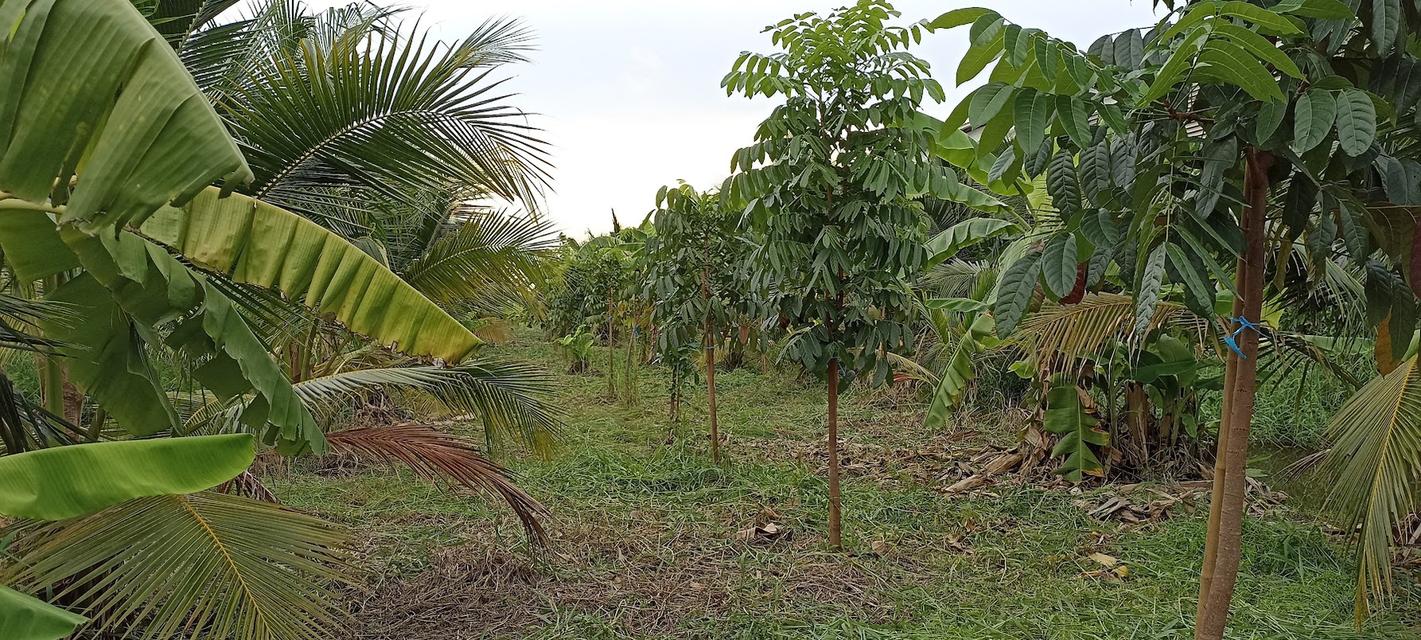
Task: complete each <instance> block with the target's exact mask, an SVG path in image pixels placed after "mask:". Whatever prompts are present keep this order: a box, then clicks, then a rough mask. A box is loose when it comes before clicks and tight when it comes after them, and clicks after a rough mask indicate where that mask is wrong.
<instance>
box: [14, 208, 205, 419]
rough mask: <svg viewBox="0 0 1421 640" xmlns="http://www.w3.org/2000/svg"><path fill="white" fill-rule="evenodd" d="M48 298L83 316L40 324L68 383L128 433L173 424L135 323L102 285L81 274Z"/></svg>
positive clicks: (173, 415)
mask: <svg viewBox="0 0 1421 640" xmlns="http://www.w3.org/2000/svg"><path fill="white" fill-rule="evenodd" d="M4 217H8V216H0V218H4ZM60 250H61V251H67V248H65V247H61V249H60ZM48 299H49V300H51V301H55V302H61V303H64V304H66V305H70V307H71V309H72V312H73V313H72V315H73V316H74V317H76V318H82V319H83V320H82V321H79V322H74V321H66V320H63V319H56V320H52V321H47V322H42V323H41V326H42V328H43V329H44V335H45V336H47V337H49V338H52V339H54V340H56V341H58V342H59V343H60V344H61V345H63V346H62V347H61V348H62V352H63V354H64V355H65V356H67V357H66V359H65V361H64V362H65V365H66V366H67V367H68V370H69V375H70V378H71V380H72V381H73V382H74V384H76V385H78V386H79V388H80V389H82V390H83V391H85V392H87V393H88V394H89V395H91V396H93V397H94V399H95V401H97V402H98V404H99V406H101V407H103V408H104V411H105V412H107V413H108V414H109V416H111V417H112V418H113V419H114V421H115V422H117V423H118V424H119V426H121V427H123V428H124V429H125V430H127V431H128V432H129V433H134V434H137V435H149V434H153V433H157V432H159V431H162V430H164V429H169V428H172V427H173V426H174V425H176V424H177V420H178V416H177V412H175V411H174V410H173V405H172V403H171V402H169V401H168V394H167V393H165V392H164V391H163V386H162V384H161V383H160V382H159V380H158V375H157V373H156V372H155V371H154V369H153V366H152V365H151V364H150V363H149V361H148V353H147V351H146V350H145V349H144V348H143V342H142V341H141V340H140V339H138V327H137V326H136V325H135V324H134V322H133V319H132V318H130V317H129V316H128V314H125V313H123V311H121V310H120V309H119V307H118V305H117V304H116V303H115V302H114V300H113V297H112V296H110V295H109V292H108V291H106V290H105V289H104V287H103V285H100V284H99V282H98V281H97V280H95V279H94V278H93V276H90V275H89V274H87V273H85V274H81V275H79V276H78V277H76V278H74V279H72V280H70V281H69V282H66V283H64V284H63V285H62V286H60V287H59V288H58V289H57V290H56V291H54V292H53V293H51V294H50V295H49V296H48Z"/></svg>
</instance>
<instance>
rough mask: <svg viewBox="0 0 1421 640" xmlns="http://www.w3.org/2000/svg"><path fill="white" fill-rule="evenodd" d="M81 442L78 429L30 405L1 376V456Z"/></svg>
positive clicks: (32, 404)
mask: <svg viewBox="0 0 1421 640" xmlns="http://www.w3.org/2000/svg"><path fill="white" fill-rule="evenodd" d="M84 440H85V434H84V433H82V432H81V431H80V429H79V427H76V426H74V425H73V424H70V423H69V421H67V420H65V419H64V418H62V417H60V416H56V415H54V414H52V413H50V412H48V411H45V410H44V408H43V407H40V406H37V405H35V404H34V403H33V402H30V400H29V399H28V398H26V397H25V396H24V394H22V393H20V392H18V391H16V390H15V386H14V385H13V384H11V382H10V378H9V377H8V376H6V375H5V374H4V373H0V446H3V448H0V453H3V454H5V455H8V454H12V453H24V452H26V451H34V450H35V449H44V448H47V447H54V446H63V445H70V444H75V443H77V442H83V441H84Z"/></svg>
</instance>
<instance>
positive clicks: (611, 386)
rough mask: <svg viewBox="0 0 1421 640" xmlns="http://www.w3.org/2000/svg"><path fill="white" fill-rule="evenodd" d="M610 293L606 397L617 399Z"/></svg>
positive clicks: (615, 356) (608, 293)
mask: <svg viewBox="0 0 1421 640" xmlns="http://www.w3.org/2000/svg"><path fill="white" fill-rule="evenodd" d="M612 319H613V318H612V292H611V291H608V292H607V397H608V398H611V399H613V400H615V399H616V398H617V380H616V376H615V373H616V371H617V344H616V342H613V341H612Z"/></svg>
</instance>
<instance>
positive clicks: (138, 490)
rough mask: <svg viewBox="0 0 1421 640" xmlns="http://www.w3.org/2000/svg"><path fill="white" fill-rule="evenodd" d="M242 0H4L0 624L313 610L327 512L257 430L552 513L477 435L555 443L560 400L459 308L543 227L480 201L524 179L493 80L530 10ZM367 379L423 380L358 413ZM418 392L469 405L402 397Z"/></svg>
mask: <svg viewBox="0 0 1421 640" xmlns="http://www.w3.org/2000/svg"><path fill="white" fill-rule="evenodd" d="M237 4H238V3H237V2H236V0H157V1H150V2H137V3H131V2H129V1H128V0H41V1H39V2H31V1H29V0H4V1H3V2H0V23H3V24H5V25H6V27H5V29H4V30H3V31H0V85H3V86H4V87H5V88H6V90H5V92H4V95H3V96H0V250H3V274H4V277H3V283H0V286H3V290H0V353H3V358H4V363H5V368H4V371H5V373H4V374H3V375H0V487H3V490H0V525H4V526H5V529H6V531H5V532H4V534H3V535H0V539H3V540H4V542H3V543H0V548H3V550H4V557H3V558H0V637H3V638H6V639H7V640H31V639H49V638H58V637H68V636H69V635H70V634H71V633H72V632H74V631H75V629H76V628H79V627H81V626H83V627H84V628H85V629H86V633H97V634H100V635H105V636H107V635H114V636H115V637H117V636H119V635H122V636H124V637H128V636H133V637H139V636H141V637H150V638H168V637H179V636H181V637H204V638H229V637H230V638H242V639H278V638H280V639H282V640H289V639H296V638H313V639H314V638H327V637H331V634H332V632H333V631H332V630H333V629H336V628H338V627H339V626H340V622H341V620H342V619H343V618H344V616H345V607H344V605H343V604H342V603H341V601H340V599H339V597H338V595H337V594H338V591H337V590H338V589H339V588H340V587H341V586H342V585H345V584H350V583H352V582H353V581H354V580H355V578H354V577H353V572H352V569H353V567H352V566H351V563H350V558H349V556H348V555H347V553H346V552H345V551H344V548H343V547H344V545H345V543H346V541H347V537H348V536H347V534H346V532H345V530H344V529H343V528H342V527H340V526H337V525H335V524H332V523H328V522H324V521H321V520H319V519H316V518H313V517H310V516H307V515H304V514H301V513H297V512H295V511H292V510H289V509H286V508H283V507H281V506H279V505H278V504H277V502H276V496H274V495H272V493H271V491H270V490H269V489H268V488H267V487H265V486H263V485H262V483H261V479H260V476H259V475H257V474H254V473H251V472H249V471H248V468H249V467H250V466H251V465H252V464H253V462H254V461H256V460H261V461H263V462H264V463H266V464H271V463H279V461H280V460H281V459H282V458H297V457H300V458H302V459H316V460H320V459H322V458H324V457H331V456H339V457H340V458H342V459H345V460H354V461H356V462H359V463H364V464H373V463H383V464H400V465H405V466H407V467H409V468H410V469H411V470H412V471H413V472H414V473H415V474H417V475H419V476H421V477H424V478H427V479H430V480H436V481H440V482H441V484H443V485H445V486H450V487H456V488H461V489H469V490H473V491H478V492H483V493H486V494H488V495H490V496H495V497H497V498H498V499H501V500H502V501H504V502H506V503H507V504H508V506H509V507H511V508H512V510H513V512H514V513H515V514H516V516H517V517H518V519H519V520H520V521H521V522H522V524H523V525H524V527H525V528H526V529H527V532H528V535H529V537H530V540H531V541H532V542H534V543H536V542H538V541H540V540H541V539H542V536H543V535H544V533H543V529H542V523H541V522H540V520H539V518H540V517H541V514H542V513H543V511H544V510H543V507H542V506H541V505H540V504H539V503H538V502H537V501H536V500H535V499H534V498H533V497H532V496H530V495H528V494H527V493H525V492H523V491H522V490H521V489H519V488H518V487H517V486H516V485H515V484H513V483H512V482H511V481H510V479H509V478H508V477H507V474H506V473H505V472H504V470H503V469H502V468H501V467H500V466H499V465H498V464H497V463H495V462H494V461H493V460H492V459H490V458H489V457H488V454H489V453H490V451H491V450H494V449H498V448H500V447H518V448H530V449H538V450H542V449H546V447H547V446H548V445H549V444H551V442H552V440H553V438H554V437H555V435H556V432H557V430H558V428H559V426H560V418H559V412H558V411H557V410H556V409H555V408H553V407H551V406H549V405H548V404H547V383H546V380H545V379H544V378H543V376H542V375H541V374H540V373H538V372H537V371H536V370H535V369H533V368H531V367H529V366H526V365H522V364H517V363H507V362H498V361H495V360H492V359H490V358H489V357H488V356H487V355H485V354H483V353H482V351H483V349H482V344H483V340H481V339H480V338H479V336H478V335H476V334H477V332H479V331H481V330H482V329H483V328H485V327H487V326H489V322H490V320H489V319H490V318H497V317H499V316H502V315H505V314H507V313H509V312H510V310H515V309H517V308H518V307H519V306H521V305H522V304H523V303H525V302H526V301H528V300H530V299H531V296H532V294H533V285H534V283H535V282H537V281H538V280H539V279H540V278H541V277H542V275H543V269H544V268H545V267H546V260H545V259H544V254H547V253H549V252H551V251H554V250H556V248H557V238H556V234H555V233H554V232H552V230H551V228H550V227H549V226H548V225H547V224H546V223H542V222H539V221H538V220H537V219H536V218H535V217H534V216H533V215H531V214H512V213H504V212H497V211H493V210H489V209H487V208H486V207H481V206H477V205H475V204H473V203H475V202H478V201H481V200H485V199H486V198H487V197H488V196H495V195H496V196H499V197H502V198H504V199H507V200H511V201H514V202H518V203H520V204H521V205H523V206H524V207H527V208H528V209H529V210H530V211H532V212H536V208H537V207H538V206H539V198H540V193H541V190H542V189H543V187H544V185H545V184H546V180H547V169H548V158H547V154H546V150H545V145H544V144H543V143H542V142H541V141H540V140H539V139H538V138H537V137H536V130H534V129H532V128H530V127H529V126H528V124H527V122H526V119H525V118H524V116H523V114H522V112H521V111H520V110H518V109H517V108H516V107H515V106H513V105H512V104H511V102H510V99H509V96H507V95H505V94H502V93H500V91H499V89H497V86H498V80H497V78H498V76H497V75H496V73H497V72H498V70H499V69H500V68H502V67H504V66H505V65H508V64H512V63H517V62H520V61H522V60H523V54H524V53H525V52H526V49H527V37H528V36H527V32H526V31H525V30H523V29H522V28H521V27H520V26H519V25H518V24H517V23H515V22H510V21H506V20H497V21H490V22H488V23H485V24H484V25H483V26H481V27H480V28H479V29H477V30H476V31H475V32H474V33H471V34H470V35H469V36H468V37H467V38H465V39H463V40H460V41H455V42H442V43H435V42H434V41H432V40H430V39H429V38H428V37H427V34H426V33H424V31H423V30H421V29H420V28H418V27H417V26H416V24H415V23H414V22H413V21H405V20H404V17H403V15H402V14H401V13H400V12H399V11H397V10H391V9H384V8H380V7H376V6H374V5H368V4H358V5H352V6H350V7H349V8H341V9H336V10H332V11H329V12H325V13H320V14H312V13H310V12H309V11H307V10H306V9H304V7H303V5H302V4H300V3H297V2H291V1H287V0H266V1H263V2H257V3H245V4H244V6H243V7H242V8H240V9H234V7H236V5H237ZM229 10H232V11H229ZM237 11H240V12H242V13H240V15H238V14H236V13H234V12H237ZM234 15H235V17H233V16H234ZM29 372H33V377H32V378H31V377H30V375H29ZM32 379H37V380H38V383H37V384H31V383H30V382H28V381H27V380H32ZM382 403H392V404H394V405H395V406H397V407H410V406H419V407H422V408H423V409H421V411H420V412H418V413H414V412H411V411H409V410H407V409H400V410H399V411H397V412H396V413H397V414H398V415H395V416H394V417H391V418H384V419H369V418H367V419H361V420H358V421H357V420H352V415H353V413H354V412H357V411H362V410H363V409H364V408H366V407H367V406H369V405H371V404H382ZM439 415H444V416H465V415H470V416H474V417H475V418H477V419H478V421H479V422H480V423H481V424H482V426H483V427H484V429H485V436H484V438H483V439H482V441H476V440H470V439H466V438H460V437H455V436H452V435H448V434H444V433H441V432H438V431H435V430H434V429H433V428H431V427H429V426H426V425H425V424H424V423H422V422H419V421H416V420H414V419H418V418H426V417H434V416H439ZM352 425H354V426H352Z"/></svg>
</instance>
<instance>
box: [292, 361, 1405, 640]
mask: <svg viewBox="0 0 1421 640" xmlns="http://www.w3.org/2000/svg"><path fill="white" fill-rule="evenodd" d="M496 353H497V355H499V356H502V357H510V358H520V359H526V360H532V361H536V362H540V363H543V364H546V365H547V366H548V368H549V369H551V370H553V371H555V372H557V374H556V383H557V389H558V391H557V393H558V395H559V399H560V401H561V405H562V406H563V407H565V408H566V411H567V413H568V424H569V429H568V432H567V433H566V436H565V439H564V442H563V444H562V445H561V447H560V448H559V450H558V451H557V452H556V453H555V455H553V456H552V457H551V458H550V459H546V460H541V459H529V458H516V459H514V460H511V461H510V462H511V466H512V467H513V468H514V469H515V470H516V471H517V472H518V473H519V474H521V481H522V483H523V486H524V487H525V488H527V489H529V490H530V491H531V492H532V493H533V494H534V495H536V496H538V497H540V498H541V499H543V500H544V501H545V502H546V504H547V505H548V506H549V508H550V509H551V510H552V512H553V514H554V517H555V520H554V521H553V522H552V523H551V531H552V537H553V543H552V547H551V549H550V550H548V551H546V552H544V553H542V554H540V555H535V554H532V553H530V552H529V550H528V549H527V548H526V546H525V545H524V544H523V543H522V541H521V532H520V530H519V528H518V526H517V525H516V522H515V521H514V520H513V519H512V518H511V517H510V516H509V515H507V514H506V513H504V512H503V511H501V510H500V508H499V507H498V505H496V504H491V503H488V502H484V501H482V500H479V499H477V498H469V497H460V496H456V495H451V494H449V493H446V492H443V491H440V490H438V489H436V488H433V487H431V486H429V485H427V484H422V483H420V482H418V481H416V480H414V479H412V478H411V477H409V476H407V475H403V474H401V473H398V472H395V471H390V470H379V469H373V470H359V471H353V472H339V473H332V472H323V473H321V474H317V473H313V472H300V471H296V472H290V473H287V474H284V475H281V476H278V477H273V478H271V479H270V482H271V484H272V486H273V488H274V489H276V490H277V492H278V494H279V495H280V496H281V497H282V498H283V500H285V501H286V502H287V503H288V504H290V505H292V506H294V507H297V508H300V509H303V510H306V511H310V512H314V513H317V514H320V515H322V516H325V517H328V518H331V519H334V520H337V521H341V522H346V523H349V524H350V525H351V526H353V527H354V528H355V529H356V531H357V532H358V536H359V538H358V539H359V541H360V542H359V562H360V564H361V566H362V567H363V568H364V569H365V571H366V572H367V581H368V587H367V588H366V589H365V590H364V591H363V592H360V593H353V594H352V597H351V606H352V609H354V610H355V611H356V612H357V620H358V622H359V624H358V629H357V632H358V634H357V635H358V637H360V638H392V639H393V638H400V639H424V638H440V639H455V638H480V637H530V638H623V637H631V638H665V637H678V638H679V637H703V638H791V637H792V638H1176V637H1178V638H1184V637H1188V636H1189V635H1190V634H1189V627H1190V622H1191V620H1192V616H1193V611H1194V604H1193V598H1194V594H1195V589H1196V576H1197V573H1198V569H1199V566H1198V565H1199V560H1198V558H1199V556H1200V554H1201V549H1202V545H1203V529H1204V522H1203V518H1204V517H1205V513H1206V509H1203V508H1201V507H1203V506H1204V505H1201V504H1193V505H1192V506H1190V505H1188V504H1181V505H1179V506H1177V507H1175V508H1174V509H1172V510H1171V511H1170V516H1169V517H1165V518H1159V519H1153V520H1149V521H1147V522H1145V523H1142V524H1133V525H1127V524H1124V523H1120V522H1116V521H1102V520H1098V519H1096V518H1095V517H1092V516H1091V515H1090V511H1091V510H1092V509H1093V507H1094V506H1095V505H1097V504H1099V503H1100V502H1102V501H1104V500H1108V499H1109V498H1111V497H1112V496H1114V495H1115V491H1116V490H1115V489H1113V488H1106V489H1094V490H1087V491H1085V492H1076V491H1071V490H1069V489H1066V488H1063V487H1060V488H1039V487H1040V486H1041V485H1040V483H1030V484H1028V483H1016V482H1011V481H1008V482H1005V483H1001V484H997V485H996V486H993V487H991V488H989V489H988V490H987V491H986V492H983V493H977V494H972V495H966V496H963V495H946V494H944V493H943V492H942V491H941V490H942V489H943V488H944V487H945V486H946V485H947V484H950V483H951V482H952V481H953V480H955V479H956V478H958V477H961V474H962V473H963V472H962V467H963V466H964V464H965V463H964V462H963V461H964V460H967V459H970V458H971V457H972V455H973V454H974V453H976V452H978V451H980V450H983V449H984V448H989V447H990V446H992V445H994V444H1001V443H1004V442H1009V441H1010V439H1011V435H1010V429H1011V427H1010V422H1011V421H1012V420H1013V418H1012V417H1011V416H996V417H995V418H994V419H990V420H975V419H963V420H962V423H961V424H958V425H956V426H955V428H954V429H953V430H952V431H951V432H949V433H932V432H925V431H924V430H923V429H921V428H920V426H919V423H920V420H921V416H920V414H919V413H917V411H918V410H919V409H920V407H919V405H918V403H916V402H913V401H911V400H910V399H904V400H903V402H901V403H899V402H896V399H895V398H894V397H893V396H891V395H885V394H883V393H866V394H855V395H853V396H851V397H850V398H848V399H847V400H846V403H845V406H844V410H843V413H844V418H845V421H846V422H845V425H844V426H843V429H842V432H843V434H844V438H845V442H846V444H845V446H846V448H847V450H848V456H847V459H846V461H845V467H846V473H847V474H848V477H847V480H846V484H845V490H844V504H845V527H846V531H847V543H848V546H849V551H848V552H847V553H830V552H828V551H826V550H825V548H824V543H823V540H824V528H823V518H824V512H825V507H826V501H825V498H824V495H825V482H824V481H823V480H822V478H821V475H822V458H821V457H819V456H818V455H817V452H818V449H819V445H820V442H821V441H820V439H819V434H820V432H821V429H822V420H823V416H824V406H823V400H822V397H823V396H822V392H821V389H820V388H819V387H818V386H816V385H813V384H809V383H806V382H802V381H797V380H794V379H793V376H790V375H786V374H782V373H776V374H771V375H763V376H762V375H758V374H756V373H754V372H753V371H750V370H737V371H733V372H726V373H724V374H722V375H719V376H717V379H718V381H719V382H720V384H721V387H720V391H721V404H722V408H723V410H722V414H721V419H722V424H723V425H724V427H723V428H724V429H725V430H726V431H727V432H728V433H729V434H730V435H729V441H728V442H727V443H726V445H725V447H724V450H725V451H726V452H727V453H728V454H729V460H728V462H726V463H725V464H723V465H721V466H716V465H713V464H711V463H710V461H709V455H708V451H707V448H708V447H707V446H706V441H705V439H704V438H703V437H701V436H700V435H699V434H700V433H701V432H702V429H703V426H702V425H703V416H704V412H703V411H702V410H701V408H700V407H701V404H702V402H701V397H700V395H699V394H693V395H692V396H691V398H690V405H691V406H690V407H689V408H688V410H687V411H686V413H685V416H684V419H683V424H682V425H681V426H680V427H676V428H672V427H670V426H668V424H667V423H666V421H665V404H664V395H663V393H662V392H663V390H664V385H665V380H664V378H663V377H662V376H661V375H660V374H659V373H658V372H657V371H655V370H654V369H651V368H645V369H643V370H642V372H641V373H642V375H641V379H640V382H641V385H640V399H639V402H638V403H637V404H636V405H635V406H626V405H625V404H622V403H618V402H613V401H609V400H608V399H607V397H606V393H607V390H606V383H605V380H604V379H603V378H601V377H600V376H599V375H597V374H596V373H595V372H594V373H592V374H584V375H563V374H562V373H561V371H562V369H563V366H562V364H561V362H560V361H559V360H558V358H557V356H556V355H555V354H554V352H553V351H552V348H551V347H550V346H549V345H548V344H547V343H545V342H542V341H540V340H537V339H536V338H534V337H533V336H532V334H527V333H525V334H520V336H519V337H518V338H517V339H516V340H515V341H514V342H512V343H510V344H508V345H505V346H502V347H499V348H498V349H497V350H496ZM603 353H605V352H603ZM1004 423H1005V424H1004ZM771 523H772V524H774V525H775V526H776V527H778V529H779V530H780V532H781V534H780V535H779V537H777V538H775V539H766V538H767V537H766V536H757V537H755V538H753V539H751V540H748V541H747V540H745V539H743V538H742V536H741V535H740V532H741V531H742V530H745V529H747V528H752V527H754V526H757V525H766V524H771ZM1092 553H1103V554H1106V555H1109V556H1112V557H1114V558H1117V559H1119V560H1120V561H1122V562H1123V563H1124V564H1125V565H1126V566H1127V567H1128V575H1127V576H1126V577H1124V578H1123V579H1118V578H1110V577H1102V576H1100V575H1098V574H1100V573H1102V572H1101V571H1100V570H1101V569H1102V568H1103V567H1102V565H1100V564H1098V563H1097V562H1096V561H1095V560H1092V559H1091V558H1090V555H1091V554H1092ZM1242 572H1243V577H1242V579H1241V580H1240V584H1239V591H1238V595H1237V596H1236V597H1235V608H1234V616H1233V624H1232V626H1231V632H1230V637H1233V638H1414V637H1417V635H1418V630H1421V627H1418V626H1417V625H1421V592H1403V593H1402V597H1401V598H1400V599H1399V600H1398V602H1397V603H1396V605H1395V606H1394V607H1393V609H1392V610H1391V611H1389V612H1387V613H1384V614H1382V615H1379V616H1377V617H1375V618H1374V619H1373V620H1372V621H1370V622H1369V623H1368V625H1367V626H1366V627H1365V628H1363V629H1362V630H1358V629H1357V628H1356V627H1355V626H1354V624H1353V621H1352V593H1353V591H1352V588H1353V587H1352V585H1353V582H1352V579H1353V574H1352V569H1351V562H1350V559H1349V556H1348V555H1347V553H1346V549H1345V548H1343V547H1342V546H1340V545H1339V543H1338V542H1337V541H1335V540H1333V539H1330V538H1329V537H1328V536H1327V535H1326V534H1324V533H1323V528H1322V527H1321V526H1320V524H1319V523H1318V522H1316V521H1314V520H1313V519H1311V518H1310V517H1308V516H1307V515H1306V514H1304V513H1301V512H1299V511H1296V510H1294V509H1293V508H1292V507H1289V506H1288V505H1287V504H1284V505H1282V506H1279V507H1273V508H1270V509H1269V510H1268V511H1267V513H1266V515H1264V516H1263V517H1262V518H1254V519H1251V520H1250V521H1249V524H1248V528H1247V531H1246V549H1245V558H1244V562H1243V570H1242Z"/></svg>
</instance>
